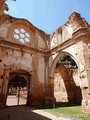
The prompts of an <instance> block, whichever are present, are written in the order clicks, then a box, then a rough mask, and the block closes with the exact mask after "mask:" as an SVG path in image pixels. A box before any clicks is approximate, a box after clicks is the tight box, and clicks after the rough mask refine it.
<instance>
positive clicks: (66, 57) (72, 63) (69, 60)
mask: <svg viewBox="0 0 90 120" xmlns="http://www.w3.org/2000/svg"><path fill="white" fill-rule="evenodd" d="M59 63H62V64H64V65H65V66H72V67H73V68H75V69H77V68H78V67H77V64H76V62H75V61H74V60H73V58H72V57H71V56H69V55H64V56H61V57H60V59H59V61H58V64H59Z"/></svg>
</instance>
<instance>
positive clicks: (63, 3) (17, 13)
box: [6, 0, 90, 33]
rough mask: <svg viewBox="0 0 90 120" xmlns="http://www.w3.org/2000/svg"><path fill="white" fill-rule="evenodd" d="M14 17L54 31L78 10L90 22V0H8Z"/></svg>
mask: <svg viewBox="0 0 90 120" xmlns="http://www.w3.org/2000/svg"><path fill="white" fill-rule="evenodd" d="M7 4H8V6H9V11H8V12H6V13H7V14H10V15H11V16H13V17H17V18H25V19H27V20H28V21H29V22H31V23H32V24H33V25H34V26H36V27H38V28H39V29H41V30H43V31H45V32H47V33H52V32H53V31H55V30H56V29H57V28H58V27H59V26H62V25H63V24H64V23H65V22H66V21H67V20H68V16H70V14H71V13H72V12H73V11H74V10H77V11H78V12H79V13H80V14H81V16H82V17H84V18H85V19H86V21H87V22H88V23H90V0H16V2H12V0H7Z"/></svg>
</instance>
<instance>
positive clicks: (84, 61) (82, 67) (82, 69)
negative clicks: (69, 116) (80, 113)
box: [77, 40, 90, 112]
mask: <svg viewBox="0 0 90 120" xmlns="http://www.w3.org/2000/svg"><path fill="white" fill-rule="evenodd" d="M88 44H89V41H88V40H86V41H85V40H83V41H80V42H78V43H77V46H78V51H77V56H78V60H79V78H80V87H81V90H82V108H83V110H84V111H86V112H90V77H89V76H90V55H89V53H90V51H89V48H88Z"/></svg>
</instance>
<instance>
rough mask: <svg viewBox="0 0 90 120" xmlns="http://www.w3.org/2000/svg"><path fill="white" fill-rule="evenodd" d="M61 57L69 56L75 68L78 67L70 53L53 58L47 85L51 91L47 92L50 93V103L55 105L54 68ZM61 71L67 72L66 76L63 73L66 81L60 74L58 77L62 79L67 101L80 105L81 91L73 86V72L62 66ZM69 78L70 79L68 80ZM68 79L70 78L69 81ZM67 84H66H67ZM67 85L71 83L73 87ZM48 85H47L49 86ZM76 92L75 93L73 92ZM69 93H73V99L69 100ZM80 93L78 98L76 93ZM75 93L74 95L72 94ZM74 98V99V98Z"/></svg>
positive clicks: (78, 87)
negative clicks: (75, 65)
mask: <svg viewBox="0 0 90 120" xmlns="http://www.w3.org/2000/svg"><path fill="white" fill-rule="evenodd" d="M63 55H69V56H71V57H72V58H73V60H74V61H75V62H76V64H77V66H78V62H77V60H76V59H75V57H73V55H72V54H70V53H67V52H63V51H62V52H61V53H59V54H58V55H57V56H56V57H55V58H54V60H53V62H52V64H51V67H50V73H49V83H50V84H51V90H49V91H51V92H50V96H51V97H52V102H53V104H54V103H55V98H54V73H55V67H56V64H57V62H58V60H59V58H60V57H61V56H63ZM63 69H64V70H65V71H66V70H67V72H68V71H69V72H70V73H69V72H68V73H67V74H66V73H65V72H64V74H65V76H67V77H66V79H65V77H64V76H63V74H62V73H61V74H60V76H61V77H62V79H63V82H64V85H65V88H66V91H67V95H68V101H69V102H75V101H76V102H77V103H79V104H80V103H81V99H82V95H81V89H80V86H76V84H75V81H74V78H73V70H71V69H69V68H68V69H67V68H65V67H64V66H63ZM70 76H71V78H70ZM69 78H70V80H69ZM67 82H68V84H67ZM69 83H73V86H72V84H71V85H69ZM50 84H49V85H50ZM68 86H69V90H68ZM73 88H75V89H74V90H73ZM75 90H76V91H75ZM70 91H73V92H72V93H73V98H70V94H69V93H70ZM79 92H80V98H79V96H78V94H77V93H79ZM74 93H75V94H74ZM74 95H75V96H76V97H75V96H74Z"/></svg>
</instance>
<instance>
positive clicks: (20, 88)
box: [6, 72, 30, 106]
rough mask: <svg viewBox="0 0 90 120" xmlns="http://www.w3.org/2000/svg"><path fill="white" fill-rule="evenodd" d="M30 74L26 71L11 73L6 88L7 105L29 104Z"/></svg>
mask: <svg viewBox="0 0 90 120" xmlns="http://www.w3.org/2000/svg"><path fill="white" fill-rule="evenodd" d="M29 102H30V75H29V74H26V73H24V72H23V73H11V74H10V80H9V82H8V90H7V99H6V105H7V106H17V105H26V104H27V105H29Z"/></svg>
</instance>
